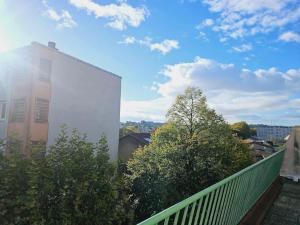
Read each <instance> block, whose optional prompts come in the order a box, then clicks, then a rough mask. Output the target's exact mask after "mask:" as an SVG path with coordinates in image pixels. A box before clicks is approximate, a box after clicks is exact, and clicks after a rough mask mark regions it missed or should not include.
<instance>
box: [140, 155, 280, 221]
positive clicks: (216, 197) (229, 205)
mask: <svg viewBox="0 0 300 225" xmlns="http://www.w3.org/2000/svg"><path fill="white" fill-rule="evenodd" d="M283 155H284V151H283V150H280V151H278V152H276V153H275V154H273V155H271V156H269V157H268V158H266V159H264V160H261V161H259V162H257V163H255V164H253V165H251V166H249V167H247V168H245V169H243V170H241V171H239V172H237V173H235V174H233V175H232V176H230V177H228V178H226V179H224V180H222V181H220V182H218V183H216V184H214V185H212V186H210V187H208V188H206V189H204V190H203V191H200V192H198V193H197V194H194V195H192V196H191V197H189V198H187V199H185V200H183V201H181V202H179V203H177V204H176V205H173V206H171V207H170V208H168V209H166V210H164V211H162V212H160V213H158V214H156V215H154V216H152V217H151V218H149V219H147V220H145V221H143V222H141V223H139V224H138V225H154V224H159V225H160V224H163V225H169V224H172V225H177V224H180V225H185V224H188V225H204V224H208V225H235V224H238V223H239V222H240V221H241V219H242V218H243V217H244V216H245V214H246V213H247V212H248V211H249V210H250V209H251V208H252V206H253V205H254V204H255V203H256V201H257V200H258V199H259V198H260V197H261V196H262V194H263V193H264V192H265V191H266V190H267V189H268V188H269V187H270V185H271V184H272V183H273V181H275V179H276V178H277V177H278V175H279V170H280V167H281V163H282V160H283Z"/></svg>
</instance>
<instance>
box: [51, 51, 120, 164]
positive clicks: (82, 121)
mask: <svg viewBox="0 0 300 225" xmlns="http://www.w3.org/2000/svg"><path fill="white" fill-rule="evenodd" d="M51 51H56V52H54V54H53V59H52V74H51V99H50V106H49V119H48V121H49V130H48V132H49V133H48V145H51V144H53V143H54V141H55V138H56V137H57V136H58V134H59V132H60V127H61V125H62V124H66V125H67V126H68V127H69V128H70V129H73V128H76V129H78V130H79V131H80V132H81V133H86V134H87V136H88V139H89V140H90V141H93V142H96V141H97V140H98V139H99V137H100V136H101V134H105V135H106V137H107V140H108V143H109V149H110V155H111V158H112V159H117V153H118V142H119V124H120V96H121V78H120V77H119V76H116V75H114V74H112V73H109V72H106V71H104V70H101V69H99V68H97V67H94V66H92V65H90V64H87V63H84V62H82V61H80V60H78V59H76V58H73V57H71V56H68V55H65V54H62V53H60V52H58V51H57V50H51Z"/></svg>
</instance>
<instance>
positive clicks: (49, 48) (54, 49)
mask: <svg viewBox="0 0 300 225" xmlns="http://www.w3.org/2000/svg"><path fill="white" fill-rule="evenodd" d="M53 43H54V42H53ZM54 44H55V43H54ZM48 45H49V44H48ZM31 46H39V47H42V48H46V49H48V50H50V51H55V52H56V53H59V54H62V55H65V56H67V57H69V58H71V59H73V60H75V61H78V62H80V63H83V64H86V65H88V66H91V67H94V68H95V69H98V70H101V71H103V72H105V73H107V74H110V75H112V76H115V77H117V78H119V79H122V77H121V76H119V75H117V74H114V73H112V72H110V71H107V70H104V69H102V68H100V67H98V66H95V65H93V64H91V63H88V62H85V61H83V60H81V59H79V58H76V57H74V56H71V55H69V54H67V53H64V52H61V51H59V50H58V49H57V48H56V47H55V48H53V47H49V46H47V45H44V44H41V43H39V42H36V41H33V42H32V43H31Z"/></svg>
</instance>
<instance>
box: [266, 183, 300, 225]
mask: <svg viewBox="0 0 300 225" xmlns="http://www.w3.org/2000/svg"><path fill="white" fill-rule="evenodd" d="M262 224H263V225H300V182H298V183H297V182H292V181H289V180H285V181H284V184H283V187H282V190H281V192H280V194H279V196H278V197H277V199H276V200H275V202H274V203H273V205H272V206H271V208H270V210H269V211H268V213H267V215H266V217H265V219H264V222H263V223H262Z"/></svg>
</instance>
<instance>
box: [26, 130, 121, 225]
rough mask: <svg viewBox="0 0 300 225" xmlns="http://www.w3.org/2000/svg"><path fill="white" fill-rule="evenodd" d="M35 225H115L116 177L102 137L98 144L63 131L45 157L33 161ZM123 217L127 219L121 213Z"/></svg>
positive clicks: (117, 200)
mask: <svg viewBox="0 0 300 225" xmlns="http://www.w3.org/2000/svg"><path fill="white" fill-rule="evenodd" d="M32 177H33V178H32V183H31V185H32V188H33V190H32V191H31V195H32V196H33V199H35V202H34V208H35V209H36V210H37V211H36V216H35V218H36V219H37V221H36V224H47V225H48V224H49V225H56V224H57V225H58V224H59V225H69V224H70V225H75V224H80V225H84V224H95V225H96V224H99V225H103V224H105V225H106V224H108V225H109V224H118V223H119V222H121V221H122V220H120V219H122V217H121V216H120V209H121V206H120V205H119V195H118V177H117V174H116V167H115V165H114V164H113V163H112V162H110V161H109V155H108V145H107V141H106V138H105V137H104V136H102V137H101V138H100V140H99V142H98V143H97V144H92V143H91V142H89V141H87V138H86V136H85V135H80V134H79V133H78V131H77V130H73V132H72V134H71V136H70V137H69V136H68V135H67V132H66V129H63V130H62V132H61V134H60V135H59V137H58V138H57V140H56V143H55V144H54V145H53V146H51V147H50V151H49V154H48V155H47V156H46V157H45V158H41V159H40V158H38V159H35V160H33V168H32ZM123 218H126V216H125V214H123Z"/></svg>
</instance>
